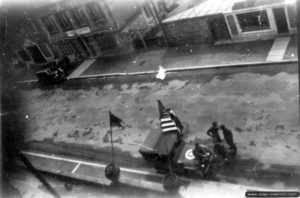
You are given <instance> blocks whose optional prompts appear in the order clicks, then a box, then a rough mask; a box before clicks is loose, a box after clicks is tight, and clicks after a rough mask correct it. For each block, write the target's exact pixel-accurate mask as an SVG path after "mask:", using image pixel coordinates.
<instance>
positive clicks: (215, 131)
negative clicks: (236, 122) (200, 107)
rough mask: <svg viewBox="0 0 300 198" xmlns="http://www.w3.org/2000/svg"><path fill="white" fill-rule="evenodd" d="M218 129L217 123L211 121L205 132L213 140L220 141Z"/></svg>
mask: <svg viewBox="0 0 300 198" xmlns="http://www.w3.org/2000/svg"><path fill="white" fill-rule="evenodd" d="M218 130H219V127H218V123H217V122H213V123H212V126H211V127H210V128H209V129H208V131H207V132H206V133H207V135H209V136H210V137H212V139H213V141H214V142H216V143H222V140H221V137H220V135H219V132H218Z"/></svg>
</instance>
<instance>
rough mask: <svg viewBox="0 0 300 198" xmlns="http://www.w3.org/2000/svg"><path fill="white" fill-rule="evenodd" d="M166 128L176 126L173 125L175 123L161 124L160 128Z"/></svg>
mask: <svg viewBox="0 0 300 198" xmlns="http://www.w3.org/2000/svg"><path fill="white" fill-rule="evenodd" d="M168 126H176V125H175V122H169V123H163V124H161V127H163V128H164V127H168Z"/></svg>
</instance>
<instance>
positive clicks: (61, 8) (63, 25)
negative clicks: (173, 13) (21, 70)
mask: <svg viewBox="0 0 300 198" xmlns="http://www.w3.org/2000/svg"><path fill="white" fill-rule="evenodd" d="M167 11H168V10H167V4H166V3H165V1H164V0H155V1H154V0H153V1H147V0H146V1H140V0H130V1H120V0H107V2H106V0H72V1H58V2H56V3H51V4H48V5H45V6H42V7H37V8H32V9H31V10H28V11H25V12H24V13H25V15H26V17H27V19H28V20H27V22H26V25H25V26H24V31H25V33H26V39H24V45H23V46H22V47H20V48H18V49H16V51H15V52H16V55H17V57H18V58H19V60H21V62H23V63H26V64H27V65H31V64H40V63H45V62H48V61H52V60H53V59H54V58H56V57H58V56H61V55H66V56H69V57H70V58H71V59H76V58H79V59H85V58H93V57H106V56H116V55H124V54H129V53H131V52H133V51H134V50H135V49H136V48H138V44H139V41H142V43H144V41H145V40H147V39H145V37H146V36H147V33H148V32H151V31H152V29H153V28H154V27H155V26H157V25H158V20H161V18H163V17H165V16H166V13H167ZM136 36H138V37H136ZM155 36H156V35H155ZM137 38H138V41H137Z"/></svg>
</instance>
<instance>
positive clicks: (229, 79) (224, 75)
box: [22, 64, 300, 187]
mask: <svg viewBox="0 0 300 198" xmlns="http://www.w3.org/2000/svg"><path fill="white" fill-rule="evenodd" d="M297 72H298V67H297V65H296V64H282V65H274V66H255V67H243V68H221V69H208V70H197V71H187V72H180V73H170V74H168V75H167V78H166V79H165V80H164V81H159V80H157V79H155V76H154V75H148V76H143V75H141V76H130V77H120V78H105V79H99V78H96V79H82V80H74V81H73V80H72V81H68V82H65V83H63V84H60V85H56V86H40V85H37V84H32V85H29V86H25V85H22V86H23V88H24V90H25V92H26V93H28V95H30V94H31V92H32V90H34V91H35V90H40V92H42V93H43V94H44V93H46V94H48V95H47V96H45V99H46V100H49V98H51V94H54V95H56V94H58V90H59V92H61V91H65V92H68V91H73V93H74V92H75V93H76V92H78V93H79V94H85V93H86V92H87V91H89V90H91V89H93V88H95V87H97V88H98V87H99V88H103V87H105V86H107V85H112V86H113V89H114V90H113V91H115V92H117V91H116V90H121V91H120V93H116V95H114V96H110V95H108V96H107V95H102V98H99V103H101V102H104V103H107V102H108V101H111V102H112V103H113V104H115V106H117V108H119V109H121V108H122V107H123V106H120V101H119V100H120V99H118V100H117V99H116V100H115V101H116V103H114V102H115V101H112V99H111V98H110V99H109V97H117V96H119V94H122V91H123V90H124V87H122V86H123V85H125V84H126V85H127V90H130V91H131V89H133V88H132V86H133V85H134V84H140V85H141V86H140V87H139V92H138V93H132V92H128V93H126V94H127V95H126V94H124V97H131V98H129V99H130V100H131V99H132V100H134V101H135V102H136V103H138V101H139V100H140V101H141V100H143V99H144V98H147V97H151V96H152V95H151V94H152V93H150V94H148V93H149V92H150V91H151V89H154V88H153V87H151V86H152V85H155V86H159V87H158V88H157V90H158V91H160V92H162V91H164V88H165V87H167V86H168V89H167V90H169V93H166V95H164V93H162V94H160V96H159V97H162V98H165V100H164V101H166V100H168V99H169V98H170V97H172V98H173V99H172V102H170V104H171V105H172V107H173V108H174V107H175V108H176V111H177V109H179V110H178V111H179V112H180V115H184V117H185V120H188V121H187V122H189V123H190V127H191V130H194V128H195V126H197V122H199V121H197V120H192V117H195V112H194V111H193V109H194V108H195V106H193V105H194V103H195V100H194V98H197V97H199V95H200V97H202V98H201V100H200V99H199V100H197V101H198V102H199V103H202V105H203V106H208V107H207V108H206V109H205V107H203V108H204V110H203V111H202V112H204V113H206V114H204V115H201V116H198V117H199V119H202V120H204V121H201V122H200V123H198V124H202V125H204V123H205V122H206V124H207V122H208V121H209V120H212V119H214V116H218V117H219V119H220V120H223V121H224V122H225V121H227V122H230V120H234V119H238V118H239V117H245V119H246V120H243V119H242V118H241V119H240V120H238V122H245V124H243V127H241V128H242V129H240V128H239V127H237V128H236V129H235V130H236V131H235V136H236V138H237V141H238V147H239V150H240V151H241V153H242V154H243V155H242V156H240V157H239V158H238V160H237V162H236V164H234V165H232V166H229V167H225V168H222V169H220V170H219V171H218V174H217V177H216V178H215V179H216V180H219V181H226V182H232V183H244V184H249V185H257V184H259V185H268V186H269V185H271V186H275V187H283V186H284V187H295V186H297V185H298V184H299V183H300V182H299V181H300V177H299V175H300V174H299V172H298V170H299V169H297V168H296V167H295V166H294V165H293V160H290V161H287V163H286V164H283V163H279V162H282V161H284V160H286V159H285V158H284V156H285V155H287V154H288V155H287V156H288V157H289V159H291V158H292V157H294V158H295V160H297V157H296V156H299V155H298V154H299V150H300V148H299V145H298V144H297V142H295V140H297V139H295V137H298V136H297V133H298V134H299V131H297V130H296V129H295V126H296V127H297V123H296V122H295V120H296V121H297V117H299V114H297V113H295V112H297V111H292V110H291V107H290V106H289V104H284V105H285V106H284V105H283V103H284V101H282V100H276V97H277V95H276V94H279V95H280V96H281V94H282V95H284V94H286V93H285V92H284V91H286V92H287V94H290V95H292V96H293V97H299V95H298V96H297V93H295V92H291V90H292V91H293V90H298V89H297V88H296V87H297V84H295V83H294V81H295V79H297V78H296V75H297ZM252 79H253V80H252ZM290 79H292V80H293V81H292V82H289V81H288V80H290ZM174 81H176V83H178V82H179V84H180V83H181V82H184V83H183V85H182V86H179V87H178V85H177V84H176V86H175V87H174V86H173V84H172V83H173V82H174ZM147 83H148V84H147ZM149 83H154V84H150V85H149ZM255 83H258V84H255ZM181 84H182V83H181ZM223 85H224V86H223ZM172 86H173V87H172ZM291 86H293V89H291V90H289V88H290V87H291ZM197 87H198V88H199V89H200V90H194V88H197ZM260 88H261V89H262V90H260ZM277 88H278V89H277ZM143 90H146V91H147V93H144V92H143ZM106 91H107V93H106V92H105V91H103V92H105V94H109V93H110V88H109V89H107V90H106ZM113 91H112V92H113ZM195 91H196V93H195ZM197 91H199V94H197ZM222 91H224V92H225V93H226V94H225V96H226V97H228V98H231V99H232V100H237V101H228V100H227V99H226V98H225V99H224V96H222V97H221V98H222V100H219V98H220V96H219V95H218V94H219V93H220V92H222ZM265 92H267V93H268V94H266V95H265ZM155 93H157V92H155ZM248 93H249V94H250V96H248V95H247V94H248ZM176 94H177V95H176ZM272 94H275V95H272ZM31 95H32V94H31ZM30 97H31V98H33V99H35V98H34V97H33V96H30ZM59 97H61V95H59ZM64 97H66V98H68V99H67V100H68V101H67V102H66V103H67V104H73V103H72V101H74V100H75V101H77V99H78V98H80V96H79V95H77V96H75V97H72V98H70V97H68V96H64ZM152 97H153V99H152V100H155V99H156V98H157V96H156V97H154V96H152ZM241 97H244V98H245V99H242V100H245V101H242V102H241V104H240V105H239V106H238V107H236V106H235V103H240V102H239V101H238V100H239V99H240V98H241ZM54 98H56V97H54ZM76 98H77V99H76ZM174 98H175V99H178V100H175V99H174ZM236 98H237V99H236ZM122 99H123V98H122ZM138 99H139V100H138ZM248 99H249V100H250V102H253V101H254V102H256V103H258V104H256V105H253V106H250V107H249V104H248V103H247V102H248V101H246V100H248ZM264 99H265V100H266V102H264ZM55 100H57V99H55ZM202 100H205V102H203V101H202ZM213 100H216V101H213ZM286 100H287V101H288V99H286ZM296 100H299V99H298V98H296V99H293V102H294V103H295V104H298V102H297V101H296ZM49 101H50V100H49ZM61 101H62V100H61ZM149 101H151V99H150V98H147V100H146V101H144V102H145V103H140V104H136V103H135V104H134V105H135V106H139V105H140V106H146V105H147V104H146V103H147V102H149ZM178 101H179V102H181V105H182V107H181V106H176V104H177V105H178V104H179V103H176V102H178ZM207 101H210V102H211V103H212V104H209V103H208V102H207ZM51 102H53V101H51ZM58 102H60V101H58ZM254 102H253V103H254ZM220 103H224V105H223V104H222V106H220V108H228V109H235V110H236V109H238V110H236V111H235V112H233V113H232V114H234V116H233V117H231V115H230V114H229V113H228V114H227V115H225V116H224V115H219V114H218V113H219V112H220V110H218V109H215V107H214V106H216V104H220ZM45 104H46V103H45ZM74 104H77V103H74ZM129 104H131V103H129ZM132 104H133V103H132ZM260 105H261V106H260ZM291 105H293V104H291ZM129 106H130V105H129ZM277 106H279V107H284V108H287V109H288V111H287V112H286V114H284V115H283V116H282V117H285V118H286V119H282V120H280V121H282V123H281V125H280V124H279V125H277V126H276V125H275V126H274V127H273V126H272V127H273V128H272V130H271V129H268V127H270V126H269V125H268V123H269V122H278V119H279V118H277V117H272V116H274V115H273V114H276V113H278V112H280V109H276V108H277ZM154 107H155V109H153V106H151V107H147V108H146V107H145V108H146V109H149V110H148V111H147V110H144V111H145V113H146V112H148V113H149V114H151V113H153V112H156V111H157V109H156V106H154ZM39 108H41V107H39ZM39 108H37V109H36V110H37V111H39ZM45 108H47V107H46V106H45ZM71 108H72V107H71ZM186 108H187V111H188V112H185V110H184V109H186ZM243 108H245V109H246V110H243ZM253 108H261V109H266V110H264V111H261V112H260V111H259V112H258V111H255V112H251V115H248V114H250V112H249V111H252V109H253ZM293 108H295V106H294V107H293ZM151 109H153V110H151ZM273 109H275V110H276V111H273ZM51 110H52V109H50V110H49V111H47V112H54V113H55V112H57V111H51ZM254 110H256V109H254ZM259 110H260V109H259ZM120 111H121V110H120ZM152 111H153V112H152ZM189 111H191V113H190V115H189V114H188V113H189ZM214 111H216V113H210V112H214ZM47 112H46V113H47ZM135 112H136V111H132V114H128V115H129V116H130V115H134V113H135ZM266 112H269V113H270V114H271V115H272V116H271V117H272V119H273V120H268V119H270V118H269V117H270V116H269V114H268V115H266ZM31 113H32V114H33V115H34V113H36V112H31ZM125 113H126V112H125ZM61 114H63V112H61ZM256 114H259V115H256ZM29 115H30V114H29ZM37 115H38V116H41V117H40V119H41V121H40V122H42V119H43V116H44V114H43V115H42V114H37ZM126 115H127V114H126ZM156 115H157V112H156V113H155V116H156ZM245 115H246V116H245ZM228 116H229V118H226V117H228ZM247 116H248V117H247ZM275 116H276V115H275ZM261 117H262V118H261ZM293 117H294V118H293ZM122 118H123V117H122ZM146 118H147V117H142V118H141V120H144V121H145V120H146ZM250 118H251V120H250V121H249V119H250ZM252 118H253V119H252ZM36 119H37V118H36ZM280 119H281V118H280ZM136 120H138V118H136ZM141 120H138V121H137V122H141ZM298 120H299V119H298ZM74 121H75V122H76V120H73V122H74ZM287 121H290V122H292V123H294V125H293V126H290V125H288V124H287V123H286V122H287ZM40 122H38V124H40ZM131 122H134V121H133V120H131ZM149 123H150V124H151V120H150V122H149ZM253 123H254V124H255V127H254V125H253V126H252V125H251V124H253ZM295 123H296V124H295ZM146 124H147V123H146ZM234 124H236V122H235V121H233V123H232V126H234ZM264 125H266V126H264ZM283 125H284V126H283ZM298 126H299V122H298ZM53 127H54V128H55V126H53ZM68 127H69V128H70V126H68ZM68 127H67V128H66V129H68ZM142 127H145V126H144V125H137V128H136V129H135V130H140V131H141V130H143V128H142ZM206 127H207V125H205V127H203V128H202V129H201V130H205V128H206ZM251 127H252V128H251ZM260 127H263V130H267V131H268V132H269V131H273V129H274V131H275V129H276V131H275V132H274V134H270V137H264V136H262V137H260V136H261V135H264V134H263V133H261V132H260V131H262V130H261V128H260ZM264 127H265V128H264ZM293 127H294V128H293ZM254 128H255V129H254ZM298 128H299V127H298ZM43 130H44V129H43V128H40V131H43ZM280 130H283V132H282V133H283V134H285V135H287V136H291V137H290V138H289V139H286V138H285V139H284V137H281V136H280ZM194 131H195V130H194ZM254 131H255V132H254ZM38 132H39V130H37V132H36V133H35V135H36V136H33V135H31V140H30V141H28V142H27V144H26V145H27V146H25V147H27V148H28V145H29V148H30V149H33V150H43V151H46V152H52V153H57V154H64V155H70V156H76V157H81V158H86V159H93V160H99V161H103V162H109V161H110V150H109V149H107V148H106V149H103V148H101V147H100V146H101V145H96V143H95V142H92V143H90V144H89V143H87V142H89V141H88V140H85V139H81V140H80V141H77V142H76V141H73V142H66V141H64V140H61V141H59V140H58V139H55V138H56V137H57V135H58V136H59V135H60V134H62V132H59V133H58V134H56V136H55V135H53V136H52V134H50V135H49V136H50V138H46V137H44V138H42V139H39V140H38V139H37V140H35V137H37V136H40V135H41V133H38ZM48 132H49V131H48ZM48 132H46V133H48ZM196 132H197V131H195V133H191V134H190V137H188V138H187V140H191V139H192V138H191V137H192V135H194V136H193V137H195V134H196ZM250 132H253V134H251V133H250ZM49 133H50V132H49ZM132 133H133V132H132ZM264 133H265V132H264ZM72 135H73V136H74V134H72ZM196 135H197V134H196ZM28 136H30V135H28ZM66 136H67V135H66ZM142 137H144V136H142ZM203 137H204V136H203V135H202V136H200V138H203ZM132 138H133V137H132ZM245 138H249V139H250V138H251V140H252V141H250V140H249V141H248V140H247V142H245ZM256 138H262V139H263V140H262V142H261V143H258V142H256V141H257V139H256ZM268 138H269V139H268ZM282 138H283V140H281V139H282ZM128 139H130V138H128ZM267 139H268V142H266V143H265V142H264V141H267ZM192 140H193V139H192ZM254 140H255V141H254ZM279 140H280V141H279ZM124 141H125V140H124ZM283 142H284V143H287V145H282V147H278V148H277V147H276V145H281V144H283ZM270 144H271V145H270ZM265 145H267V146H268V147H270V148H267V147H266V146H265ZM295 145H296V146H295ZM297 145H298V146H297ZM122 146H124V144H123V145H122V144H120V145H119V147H120V148H121V149H120V150H118V149H117V154H116V155H117V162H118V163H120V164H122V165H124V166H127V167H134V168H137V169H141V170H145V169H146V170H150V171H152V172H153V171H154V170H153V169H149V168H150V167H149V166H148V165H147V164H146V163H145V162H144V161H143V160H142V159H141V158H140V157H137V156H134V155H132V153H130V151H128V150H122V149H123V148H122ZM255 146H256V148H254V147H255ZM284 146H285V147H286V148H284V149H286V151H285V150H284V149H283V147H284ZM273 147H274V148H273ZM289 147H290V148H289ZM83 148H84V149H83ZM131 149H132V148H131ZM133 149H135V150H137V149H138V147H134V148H133ZM263 149H266V150H263ZM275 149H277V150H276V152H277V151H278V152H281V151H283V150H284V153H275V156H276V157H274V158H275V159H274V160H279V161H278V163H274V164H271V165H269V164H267V165H266V164H265V162H266V161H272V160H273V159H270V158H269V157H268V156H267V155H269V154H266V155H265V156H262V158H259V157H260V156H258V158H255V157H257V155H255V153H257V152H258V151H262V153H263V152H266V153H267V152H268V153H270V152H272V151H274V150H275ZM288 149H290V150H288ZM273 154H274V153H273ZM244 155H249V156H250V157H248V158H245V157H244ZM276 158H278V159H276ZM279 158H280V159H279ZM263 160H265V161H263ZM280 160H281V161H280ZM262 161H263V162H262ZM280 170H288V171H280Z"/></svg>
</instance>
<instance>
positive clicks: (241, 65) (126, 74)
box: [68, 60, 298, 80]
mask: <svg viewBox="0 0 300 198" xmlns="http://www.w3.org/2000/svg"><path fill="white" fill-rule="evenodd" d="M291 63H298V61H297V60H288V61H276V62H252V63H237V64H224V65H209V66H193V67H179V68H171V69H166V73H171V72H183V71H193V70H202V69H221V68H228V67H234V68H236V67H250V66H266V65H279V64H291ZM156 73H157V71H153V70H152V71H146V72H130V73H110V74H94V75H83V76H79V77H77V78H68V80H75V79H85V78H105V77H110V78H113V77H124V76H135V75H148V74H156Z"/></svg>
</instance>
